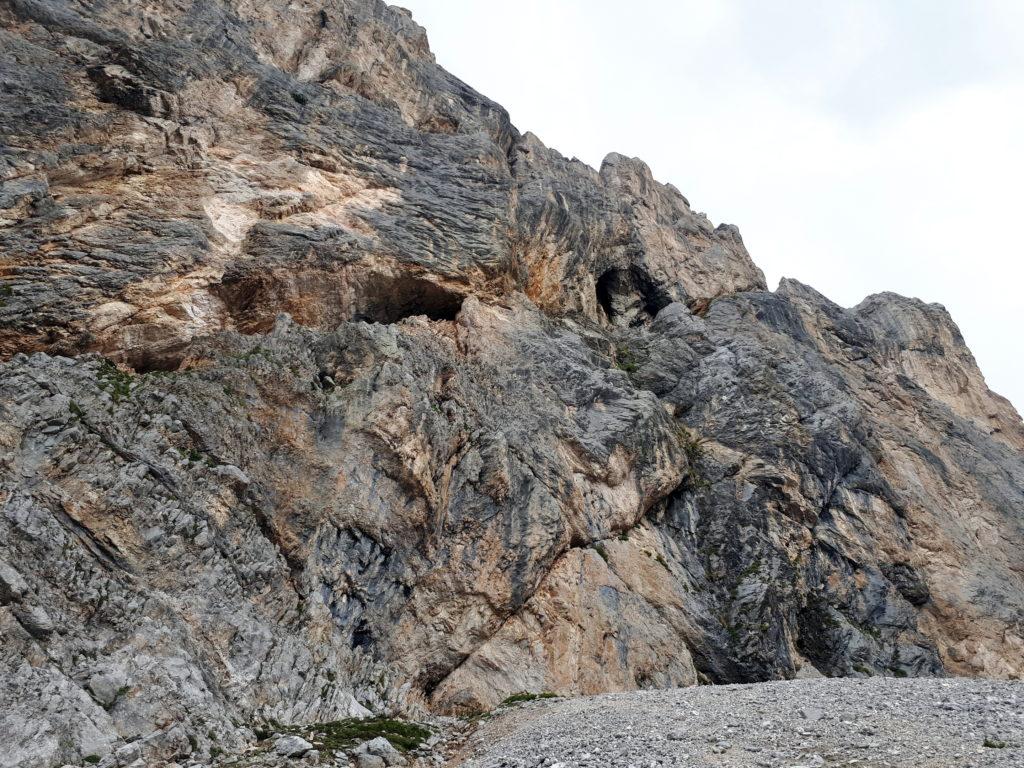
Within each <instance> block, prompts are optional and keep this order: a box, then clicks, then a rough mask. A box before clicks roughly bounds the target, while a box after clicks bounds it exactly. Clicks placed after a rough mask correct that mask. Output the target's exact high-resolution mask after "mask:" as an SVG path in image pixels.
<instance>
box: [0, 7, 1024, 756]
mask: <svg viewBox="0 0 1024 768" xmlns="http://www.w3.org/2000/svg"><path fill="white" fill-rule="evenodd" d="M0 22H2V31H0V40H2V45H0V77H2V79H3V82H4V88H2V89H0V174H2V177H0V178H2V181H3V187H2V191H0V252H2V253H3V256H4V264H3V270H2V276H3V277H2V279H3V288H2V295H0V352H2V357H3V360H4V362H3V363H2V364H0V371H2V373H0V505H2V514H0V542H2V545H3V546H2V551H0V628H2V634H3V643H2V644H0V734H2V735H3V739H4V743H5V747H6V749H8V751H9V752H8V754H9V755H10V756H12V757H11V759H12V761H13V762H15V764H18V763H19V761H20V763H21V764H24V765H33V766H51V765H53V766H56V765H61V764H63V763H65V762H79V761H81V760H82V759H83V758H84V757H86V756H90V755H97V756H105V755H108V754H110V753H113V752H114V751H116V750H119V749H121V750H123V749H124V748H125V745H126V744H129V743H130V744H131V745H134V746H132V747H131V750H138V753H139V754H140V755H143V756H144V757H145V759H150V760H158V759H162V758H166V757H171V756H174V755H181V754H189V753H192V752H204V751H208V750H209V748H210V747H211V746H213V745H217V747H218V748H226V749H231V748H240V747H241V746H243V745H244V744H245V743H247V742H248V741H251V740H252V738H253V734H252V731H251V730H250V728H251V727H253V726H255V725H257V724H258V723H261V722H264V721H266V720H269V719H273V720H276V721H278V722H281V723H305V722H311V721H318V720H333V719H338V718H343V717H347V716H351V715H359V714H365V713H366V712H367V711H375V712H382V711H390V712H397V713H405V714H416V713H420V712H423V711H426V710H433V711H439V712H473V711H479V710H482V709H487V708H489V707H492V706H493V705H495V704H496V703H497V702H500V701H501V700H502V699H504V698H505V697H506V696H508V695H509V694H510V693H514V692H517V691H523V690H532V691H543V690H551V691H556V692H559V693H566V694H580V693H596V692H600V691H609V690H630V689H636V688H643V687H667V686H678V685H689V684H694V683H697V682H733V681H755V680H766V679H776V678H787V677H794V676H806V675H819V674H824V675H865V674H878V675H882V674H885V675H910V676H915V675H942V674H964V675H985V676H994V677H1002V678H1016V677H1019V676H1020V674H1021V673H1022V667H1024V661H1022V659H1024V639H1022V630H1021V625H1022V621H1024V568H1022V560H1021V552H1024V459H1022V455H1024V426H1022V424H1021V420H1020V417H1019V416H1018V415H1017V414H1016V412H1015V411H1014V410H1013V408H1012V407H1011V406H1010V404H1009V403H1008V402H1007V401H1005V400H1003V399H1002V398H1000V397H998V396H997V395H994V394H993V393H991V392H990V391H989V390H988V389H987V387H986V386H985V383H984V380H983V378H982V376H981V373H980V372H979V371H978V368H977V366H976V364H975V362H974V360H973V358H972V357H971V354H970V352H969V351H968V350H967V349H966V347H965V346H964V343H963V339H962V338H961V336H960V334H959V332H958V331H957V329H956V326H955V325H954V324H953V322H952V320H951V319H950V318H949V316H948V314H947V313H946V312H945V310H944V309H943V308H942V307H940V306H938V305H926V304H922V303H920V302H918V301H916V300H911V299H905V298H902V297H898V296H894V295H891V294H883V295H880V296H874V297H870V298H868V299H866V300H865V301H864V302H863V303H862V304H860V305H859V306H857V307H855V308H853V309H843V308H840V307H838V306H836V305H834V304H832V303H831V302H829V301H828V300H827V299H825V298H824V297H822V296H820V295H819V294H817V293H815V292H814V291H813V290H812V289H810V288H808V287H806V286H803V285H801V284H799V283H796V282H794V281H784V282H783V283H782V285H781V286H780V288H779V289H778V290H777V291H776V292H774V293H772V292H768V291H767V290H766V286H765V283H764V278H763V276H762V274H761V272H760V271H759V270H758V269H757V268H756V267H755V266H754V264H753V263H752V261H751V260H750V258H749V256H748V254H747V252H746V250H745V248H744V246H743V241H742V239H741V237H740V235H739V232H738V230H737V229H736V228H735V227H732V226H729V225H722V226H718V227H714V226H713V225H712V224H711V223H710V222H709V221H708V220H707V218H706V217H704V216H703V215H702V214H698V213H695V212H694V211H693V210H691V208H690V205H689V203H688V202H687V200H686V199H685V198H684V197H683V196H682V195H681V194H680V193H679V192H678V191H677V190H675V188H673V187H671V186H666V185H662V184H659V183H658V182H656V181H655V180H654V179H653V178H652V176H651V173H650V171H649V169H648V168H647V167H646V166H645V165H644V164H643V163H642V162H640V161H639V160H635V159H629V158H625V157H622V156H620V155H609V157H608V158H607V159H606V160H605V162H604V163H603V165H602V167H601V169H600V170H594V169H592V168H589V167H587V166H585V165H583V164H582V163H579V162H578V161H570V160H567V159H565V158H564V157H562V156H561V155H559V154H558V153H557V152H555V151H553V150H551V149H549V148H547V147H545V146H544V145H543V144H542V143H541V142H540V141H539V140H538V139H537V138H536V137H535V136H533V135H531V134H520V133H519V132H518V131H517V130H516V129H515V128H514V127H513V126H512V125H511V124H510V123H509V120H508V117H507V115H506V113H505V111H504V110H503V109H502V108H501V107H499V106H498V105H496V104H494V103H493V102H491V101H489V100H487V99H486V98H485V97H483V96H481V95H480V94H477V93H476V92H474V91H473V90H472V89H470V88H469V87H467V86H466V85H464V84H463V83H461V82H460V81H458V80H456V79H455V78H454V77H452V76H451V75H449V74H448V73H446V72H444V71H443V70H442V69H440V68H439V67H437V66H436V64H435V63H434V60H433V57H432V55H431V54H430V51H429V48H428V46H427V41H426V35H425V33H424V31H423V30H422V29H421V28H420V27H418V26H417V25H416V24H415V23H414V22H413V21H412V20H411V19H410V17H409V15H408V14H407V13H406V12H404V11H402V10H400V9H397V8H391V7H388V6H386V5H384V4H382V3H376V2H369V1H368V0H351V1H347V0H329V2H326V3H324V2H319V3H312V2H295V1H294V0H292V1H290V2H283V0H282V1H277V0H273V1H271V2H242V1H241V0H232V1H227V0H225V1H223V2H218V1H214V0H195V1H194V2H189V1H188V0H181V1H179V2H171V1H170V0H168V1H166V2H146V3H139V2H129V0H111V1H110V2H104V3H101V4H93V3H85V2H63V1H60V2H58V0H17V1H16V2H13V3H8V4H7V5H5V6H3V7H2V8H0ZM133 754H134V752H133Z"/></svg>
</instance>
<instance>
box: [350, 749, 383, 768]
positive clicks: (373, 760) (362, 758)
mask: <svg viewBox="0 0 1024 768" xmlns="http://www.w3.org/2000/svg"><path fill="white" fill-rule="evenodd" d="M355 765H356V768H385V766H386V765H387V762H386V761H385V760H384V758H382V757H380V756H379V755H374V754H371V753H370V752H360V753H358V754H357V755H356V756H355Z"/></svg>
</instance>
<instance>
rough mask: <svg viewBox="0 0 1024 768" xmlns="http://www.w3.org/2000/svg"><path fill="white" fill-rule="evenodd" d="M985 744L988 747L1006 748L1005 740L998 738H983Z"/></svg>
mask: <svg viewBox="0 0 1024 768" xmlns="http://www.w3.org/2000/svg"><path fill="white" fill-rule="evenodd" d="M985 746H986V747H988V748H989V749H1006V742H1005V741H1001V740H1000V739H990V738H986V739H985Z"/></svg>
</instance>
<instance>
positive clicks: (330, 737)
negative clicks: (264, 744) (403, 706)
mask: <svg viewBox="0 0 1024 768" xmlns="http://www.w3.org/2000/svg"><path fill="white" fill-rule="evenodd" d="M274 732H277V733H285V734H290V735H294V736H301V737H302V738H304V739H306V740H308V741H309V742H310V743H311V744H313V746H315V747H316V748H317V749H319V750H321V751H323V752H330V751H334V750H346V749H351V748H352V747H356V746H358V745H359V744H362V743H363V742H364V741H369V740H370V739H375V738H377V737H378V736H383V737H384V738H385V739H387V740H388V741H389V742H391V746H393V747H394V748H395V749H397V750H398V751H399V752H411V751H413V750H414V749H418V748H419V747H420V746H421V745H422V744H423V742H424V741H426V740H427V739H429V738H430V730H429V729H428V728H426V727H424V726H422V725H418V724H417V723H409V722H405V721H403V720H392V719H390V718H386V717H371V718H366V719H363V720H361V719H359V718H349V719H347V720H335V721H334V722H331V723H315V724H312V725H307V726H281V727H275V728H274ZM270 733H271V732H270V731H269V730H267V729H259V730H258V731H257V736H260V737H264V738H265V737H268V736H269V735H270Z"/></svg>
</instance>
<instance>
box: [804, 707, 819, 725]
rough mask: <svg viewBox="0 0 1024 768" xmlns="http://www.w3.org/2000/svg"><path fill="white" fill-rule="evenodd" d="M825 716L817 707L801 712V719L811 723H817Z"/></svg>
mask: <svg viewBox="0 0 1024 768" xmlns="http://www.w3.org/2000/svg"><path fill="white" fill-rule="evenodd" d="M824 716H825V713H824V712H823V711H822V710H820V709H818V708H817V707H804V708H802V709H801V710H800V717H802V718H803V719H804V720H806V721H807V722H809V723H816V722H818V721H819V720H821V718H822V717H824Z"/></svg>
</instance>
